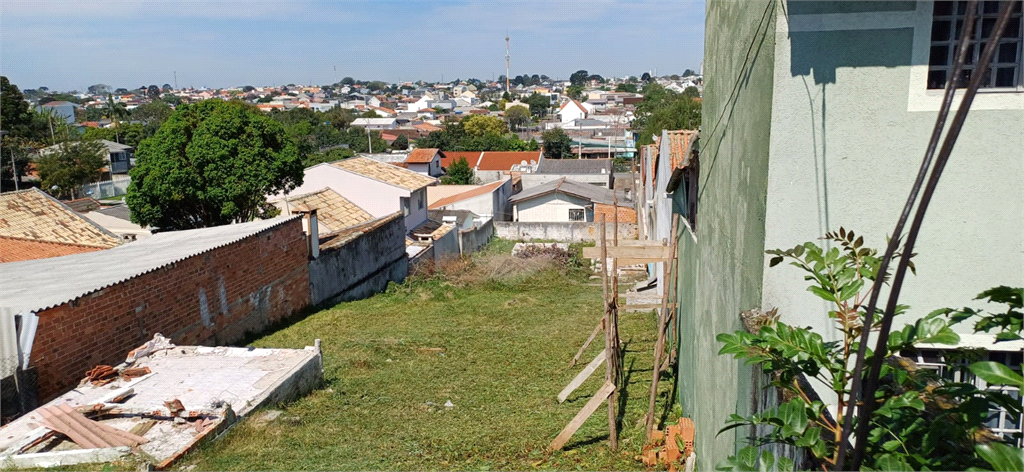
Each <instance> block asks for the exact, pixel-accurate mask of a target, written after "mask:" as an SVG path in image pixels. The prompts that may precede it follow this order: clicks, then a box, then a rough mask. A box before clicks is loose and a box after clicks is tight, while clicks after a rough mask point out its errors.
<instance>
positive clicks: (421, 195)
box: [416, 193, 423, 210]
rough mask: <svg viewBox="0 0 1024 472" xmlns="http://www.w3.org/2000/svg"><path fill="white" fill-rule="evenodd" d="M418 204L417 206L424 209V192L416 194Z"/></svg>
mask: <svg viewBox="0 0 1024 472" xmlns="http://www.w3.org/2000/svg"><path fill="white" fill-rule="evenodd" d="M416 206H417V207H418V208H419V209H420V210H422V209H423V194H422V193H418V194H416Z"/></svg>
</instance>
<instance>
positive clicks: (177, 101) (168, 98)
mask: <svg viewBox="0 0 1024 472" xmlns="http://www.w3.org/2000/svg"><path fill="white" fill-rule="evenodd" d="M160 100H163V102H164V103H166V104H168V105H170V106H172V107H176V106H178V105H181V103H182V100H181V97H179V96H177V95H175V94H173V93H165V94H163V95H161V96H160Z"/></svg>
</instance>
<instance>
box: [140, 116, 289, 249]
mask: <svg viewBox="0 0 1024 472" xmlns="http://www.w3.org/2000/svg"><path fill="white" fill-rule="evenodd" d="M136 161H137V165H136V167H135V168H133V169H132V170H131V177H132V182H131V184H130V185H129V186H128V195H127V196H126V198H125V201H126V202H127V203H128V207H129V208H131V211H132V221H133V222H135V223H137V224H140V225H143V226H155V227H159V228H162V229H188V228H200V227H207V226H217V225H224V224H228V223H232V222H242V221H249V220H252V219H255V218H258V217H260V216H264V214H265V213H264V212H265V210H266V209H267V206H266V196H267V195H269V194H274V193H278V192H281V191H288V190H291V189H293V188H295V187H296V186H298V185H301V183H302V177H303V168H302V161H301V159H300V158H299V154H298V152H297V150H296V148H295V144H294V143H293V142H292V141H291V140H290V139H288V137H287V135H286V134H285V132H284V129H283V127H282V126H281V124H280V123H278V122H276V121H274V120H272V119H270V118H268V117H266V116H264V115H263V114H262V113H261V112H260V111H259V110H257V109H256V108H254V107H252V106H250V105H247V104H244V103H241V102H225V101H221V100H206V101H202V102H199V103H196V104H192V105H183V106H181V107H179V108H178V110H177V111H175V113H174V114H173V115H171V116H170V118H168V119H167V121H166V122H165V123H164V124H163V126H161V127H160V129H159V130H158V131H157V133H156V135H155V136H153V137H152V138H149V139H146V140H145V141H143V142H142V144H140V145H139V149H138V151H137V153H136Z"/></svg>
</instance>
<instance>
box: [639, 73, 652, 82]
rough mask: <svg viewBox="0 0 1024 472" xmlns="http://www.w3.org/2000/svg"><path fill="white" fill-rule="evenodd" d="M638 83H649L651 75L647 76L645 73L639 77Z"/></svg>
mask: <svg viewBox="0 0 1024 472" xmlns="http://www.w3.org/2000/svg"><path fill="white" fill-rule="evenodd" d="M640 81H641V82H644V83H647V82H650V81H651V74H649V73H647V72H644V73H643V74H641V75H640Z"/></svg>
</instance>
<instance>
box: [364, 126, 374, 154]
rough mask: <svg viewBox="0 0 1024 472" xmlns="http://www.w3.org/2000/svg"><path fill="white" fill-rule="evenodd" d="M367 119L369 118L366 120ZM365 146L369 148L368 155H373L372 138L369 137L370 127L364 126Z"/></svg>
mask: <svg viewBox="0 0 1024 472" xmlns="http://www.w3.org/2000/svg"><path fill="white" fill-rule="evenodd" d="M367 119H369V118H367ZM366 145H367V147H369V148H370V154H373V138H371V137H370V125H369V123H367V125H366Z"/></svg>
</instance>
